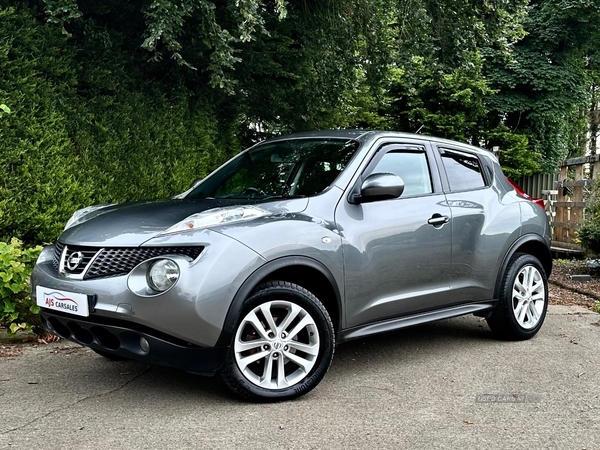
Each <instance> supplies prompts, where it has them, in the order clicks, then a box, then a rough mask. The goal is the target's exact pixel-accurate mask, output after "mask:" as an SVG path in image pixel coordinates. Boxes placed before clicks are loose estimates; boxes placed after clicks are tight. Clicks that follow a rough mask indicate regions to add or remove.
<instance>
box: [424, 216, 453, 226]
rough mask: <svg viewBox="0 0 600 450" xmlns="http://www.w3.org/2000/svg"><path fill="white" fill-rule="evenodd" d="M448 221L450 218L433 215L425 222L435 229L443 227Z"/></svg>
mask: <svg viewBox="0 0 600 450" xmlns="http://www.w3.org/2000/svg"><path fill="white" fill-rule="evenodd" d="M449 221H450V217H448V216H442V215H441V214H438V213H435V214H434V215H433V216H431V219H429V220H428V221H427V223H428V224H429V225H433V226H434V227H435V226H436V225H444V224H445V223H448V222H449Z"/></svg>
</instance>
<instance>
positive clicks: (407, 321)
mask: <svg viewBox="0 0 600 450" xmlns="http://www.w3.org/2000/svg"><path fill="white" fill-rule="evenodd" d="M495 306H496V303H495V302H494V301H493V300H490V301H489V302H480V303H469V304H466V305H460V306H453V307H450V308H444V309H437V310H435V311H427V312H422V313H418V314H413V315H410V316H405V317H398V318H394V319H389V320H385V321H382V322H375V323H368V324H366V325H360V326H358V327H353V328H349V329H347V330H342V331H340V332H339V333H338V337H337V344H341V343H343V342H346V341H350V340H352V339H358V338H361V337H365V336H370V335H372V334H379V333H386V332H388V331H394V330H399V329H400V328H406V327H413V326H415V325H421V324H424V323H429V322H435V321H438V320H443V319H450V318H451V317H457V316H464V315H466V314H475V315H477V316H485V315H486V314H485V313H484V312H485V311H491V310H492V309H494V307H495ZM482 313H483V314H482Z"/></svg>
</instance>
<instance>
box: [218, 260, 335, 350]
mask: <svg viewBox="0 0 600 450" xmlns="http://www.w3.org/2000/svg"><path fill="white" fill-rule="evenodd" d="M291 266H305V267H310V268H312V269H315V270H318V271H319V272H321V273H322V274H323V275H324V276H325V277H326V278H327V280H328V281H329V283H330V284H331V286H332V287H333V290H334V292H335V297H336V302H337V306H338V311H343V309H342V305H341V302H342V297H341V295H340V291H339V288H338V285H337V283H336V281H335V278H334V277H333V275H332V274H331V272H330V271H329V269H327V267H325V266H324V265H323V264H321V263H320V262H319V261H317V260H315V259H312V258H308V257H306V256H289V257H283V258H279V259H275V260H273V261H269V262H268V263H266V264H265V265H263V266H261V267H260V268H258V269H257V270H256V271H254V273H252V275H250V276H249V277H248V278H247V279H246V281H245V282H244V284H242V286H241V287H240V289H239V290H238V291H237V293H236V294H235V297H234V298H233V301H232V302H231V305H230V306H229V311H228V312H227V317H226V318H225V323H223V328H222V330H221V335H220V336H219V339H218V340H217V343H216V346H217V347H224V346H229V345H231V339H232V338H233V332H234V329H235V326H236V325H237V323H238V321H239V319H240V313H241V310H242V304H243V303H244V300H246V298H248V296H249V295H250V293H251V292H252V291H253V290H254V289H255V288H256V287H257V286H258V285H259V284H260V283H261V281H263V280H264V279H265V278H267V277H268V276H269V275H270V274H272V273H273V272H276V271H277V270H279V269H283V268H285V267H291ZM340 316H341V315H340ZM339 321H340V322H341V317H340V318H339ZM337 325H338V328H337V329H341V323H338V324H337Z"/></svg>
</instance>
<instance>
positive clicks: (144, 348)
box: [140, 337, 150, 353]
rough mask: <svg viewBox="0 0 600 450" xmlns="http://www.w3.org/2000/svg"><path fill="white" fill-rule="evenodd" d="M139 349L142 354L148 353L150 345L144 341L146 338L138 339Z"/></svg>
mask: <svg viewBox="0 0 600 450" xmlns="http://www.w3.org/2000/svg"><path fill="white" fill-rule="evenodd" d="M140 348H141V349H142V351H143V352H144V353H148V352H149V351H150V343H149V342H148V341H147V340H146V338H143V337H141V338H140Z"/></svg>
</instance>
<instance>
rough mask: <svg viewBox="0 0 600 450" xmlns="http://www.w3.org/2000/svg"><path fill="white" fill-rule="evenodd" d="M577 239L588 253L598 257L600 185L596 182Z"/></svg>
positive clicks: (599, 240) (599, 245)
mask: <svg viewBox="0 0 600 450" xmlns="http://www.w3.org/2000/svg"><path fill="white" fill-rule="evenodd" d="M577 239H578V240H579V242H581V246H582V247H583V248H584V249H585V250H587V251H588V252H589V253H591V254H592V255H595V256H599V257H600V183H599V182H598V181H596V183H595V184H594V187H593V189H592V193H591V195H590V196H589V198H588V207H587V208H586V211H585V222H584V224H583V225H582V226H581V228H579V230H577Z"/></svg>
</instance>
